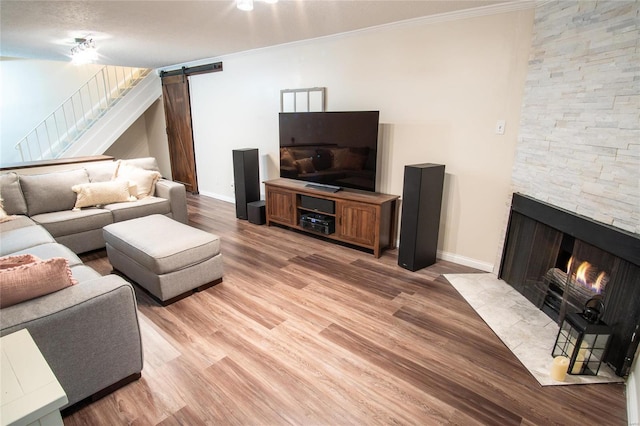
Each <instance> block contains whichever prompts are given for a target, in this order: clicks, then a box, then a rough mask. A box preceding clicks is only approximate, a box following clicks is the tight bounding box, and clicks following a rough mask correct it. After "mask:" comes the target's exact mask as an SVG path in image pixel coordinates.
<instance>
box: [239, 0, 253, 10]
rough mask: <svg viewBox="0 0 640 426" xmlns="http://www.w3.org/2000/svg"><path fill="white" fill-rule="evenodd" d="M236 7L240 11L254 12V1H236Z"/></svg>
mask: <svg viewBox="0 0 640 426" xmlns="http://www.w3.org/2000/svg"><path fill="white" fill-rule="evenodd" d="M236 7H237V8H238V9H240V10H244V11H247V12H248V11H250V10H253V0H236Z"/></svg>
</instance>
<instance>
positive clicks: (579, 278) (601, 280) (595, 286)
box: [567, 256, 609, 294]
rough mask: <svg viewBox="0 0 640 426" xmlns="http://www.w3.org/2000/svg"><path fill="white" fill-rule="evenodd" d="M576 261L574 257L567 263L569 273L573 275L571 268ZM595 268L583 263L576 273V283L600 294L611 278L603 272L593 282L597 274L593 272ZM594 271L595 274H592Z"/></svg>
mask: <svg viewBox="0 0 640 426" xmlns="http://www.w3.org/2000/svg"><path fill="white" fill-rule="evenodd" d="M573 262H574V259H573V256H572V257H571V258H570V259H569V262H568V263H567V273H568V274H569V273H571V267H572V265H573ZM594 269H595V268H594V266H593V265H591V264H590V263H589V262H586V261H584V262H582V263H581V264H580V265H579V266H578V268H577V269H576V271H575V281H576V283H579V284H580V285H582V286H584V287H587V288H588V289H590V290H592V291H594V292H596V293H598V294H600V293H602V291H603V290H604V287H605V285H607V282H608V281H609V276H608V275H607V274H606V272H604V271H601V272H600V273H599V274H598V276H597V278H596V279H595V280H593V277H594V276H595V272H597V270H596V271H593V270H594ZM592 271H593V272H592Z"/></svg>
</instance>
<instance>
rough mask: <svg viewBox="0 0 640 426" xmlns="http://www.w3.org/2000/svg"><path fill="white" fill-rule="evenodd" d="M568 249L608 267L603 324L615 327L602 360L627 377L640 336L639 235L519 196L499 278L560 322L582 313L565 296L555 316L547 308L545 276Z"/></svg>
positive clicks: (513, 206) (513, 208)
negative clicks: (573, 312)
mask: <svg viewBox="0 0 640 426" xmlns="http://www.w3.org/2000/svg"><path fill="white" fill-rule="evenodd" d="M567 241H569V242H570V244H567ZM567 245H569V246H570V247H569V249H568V250H569V251H571V250H573V252H574V253H573V254H574V256H575V255H578V256H579V257H580V258H581V259H582V260H588V261H589V262H590V263H592V264H594V265H605V266H603V268H604V269H606V270H607V273H608V274H609V281H608V283H607V284H606V287H604V290H603V292H602V297H603V300H604V303H605V312H604V315H603V317H602V320H603V321H604V322H605V323H607V324H608V325H610V326H612V327H613V336H612V339H611V343H610V346H609V350H608V352H607V355H606V356H605V359H604V361H605V362H606V363H607V364H609V365H610V366H611V367H612V368H613V369H614V370H615V372H616V374H617V375H618V376H626V375H627V374H628V373H629V369H630V367H631V363H632V361H633V357H634V354H635V352H636V349H637V347H638V337H640V336H638V335H639V334H640V332H639V333H636V332H637V331H638V330H640V328H639V327H640V237H639V236H637V235H635V234H632V233H630V232H627V231H624V230H621V229H617V228H615V227H612V226H610V225H606V224H603V223H599V222H596V221H594V220H592V219H589V218H586V217H584V216H580V215H577V214H575V213H572V212H569V211H567V210H564V209H561V208H559V207H556V206H553V205H551V204H548V203H545V202H542V201H539V200H536V199H534V198H532V197H529V196H526V195H522V194H517V193H516V194H514V195H513V200H512V205H511V212H510V215H509V224H508V226H507V233H506V237H505V244H504V250H503V254H502V261H501V264H500V271H499V275H498V276H499V278H501V279H503V280H504V281H505V282H507V283H509V284H510V285H511V286H512V287H514V288H515V289H517V290H518V291H519V292H520V293H521V294H523V295H524V296H525V297H527V299H529V300H530V301H531V302H532V303H533V304H534V305H536V306H537V307H538V308H540V309H541V310H543V311H544V312H545V313H547V315H549V316H551V317H552V318H553V319H554V320H555V321H557V322H558V324H560V322H561V321H562V318H563V316H564V314H565V313H566V312H571V311H580V303H577V304H576V303H574V304H567V303H566V302H567V297H566V295H565V297H564V298H563V302H564V305H563V306H562V308H561V309H560V310H559V312H556V316H555V317H554V316H553V313H551V314H550V312H548V310H549V309H548V306H545V305H544V299H545V297H544V296H545V293H546V292H547V291H548V287H549V285H548V283H547V282H545V279H544V276H545V273H546V272H548V271H551V270H553V269H554V268H556V267H557V264H558V259H559V258H562V257H563V252H565V251H566V250H567V247H566V246H567ZM565 256H566V254H565ZM585 258H588V259H585ZM562 261H563V262H566V259H564V260H562Z"/></svg>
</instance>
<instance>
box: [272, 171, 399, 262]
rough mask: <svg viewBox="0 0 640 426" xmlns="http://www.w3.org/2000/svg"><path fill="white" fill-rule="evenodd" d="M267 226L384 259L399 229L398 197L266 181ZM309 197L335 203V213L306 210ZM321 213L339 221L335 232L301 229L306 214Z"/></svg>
mask: <svg viewBox="0 0 640 426" xmlns="http://www.w3.org/2000/svg"><path fill="white" fill-rule="evenodd" d="M264 184H265V190H266V219H267V225H272V224H278V225H284V226H286V227H289V228H291V229H295V230H298V231H302V232H306V233H309V234H313V235H320V236H322V237H325V238H327V239H329V240H336V241H340V242H343V243H347V244H351V245H354V246H358V247H363V248H365V249H369V250H371V251H372V252H373V255H374V256H375V257H380V255H381V254H382V252H383V251H384V250H385V249H387V248H393V247H394V244H395V235H396V227H397V200H398V198H399V197H398V196H397V195H389V194H381V193H373V192H366V191H358V190H353V189H343V190H341V191H338V192H335V193H327V192H324V191H319V190H315V189H312V188H308V187H306V186H305V183H304V182H301V181H296V180H292V179H285V178H280V179H274V180H269V181H266V182H265V183H264ZM303 195H306V196H310V197H314V198H318V199H321V200H327V201H332V202H333V203H335V213H324V212H321V211H318V210H315V209H309V208H305V207H302V206H301V205H300V204H301V201H300V199H301V196H303ZM307 212H309V213H318V214H322V215H325V216H328V217H331V218H334V220H335V232H334V233H332V234H328V235H327V234H323V233H321V232H314V231H312V230H309V229H306V228H303V227H302V226H300V216H301V215H302V214H304V213H307Z"/></svg>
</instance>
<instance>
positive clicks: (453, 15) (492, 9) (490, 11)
mask: <svg viewBox="0 0 640 426" xmlns="http://www.w3.org/2000/svg"><path fill="white" fill-rule="evenodd" d="M542 2H544V1H542ZM540 3H541V1H540V0H514V1H509V2H505V3H498V4H493V5H489V6H481V7H476V8H473V9H465V10H459V11H455V12H447V13H440V14H437V15H429V16H422V17H419V18H411V19H405V20H402V21H396V22H390V23H387V24H381V25H375V26H372V27H367V28H361V29H358V30H353V31H345V32H342V33H336V34H330V35H326V36H320V37H314V38H310V39H304V40H297V41H292V42H289V43H281V44H276V45H273V46H266V47H260V48H257V49H250V50H244V51H242V52H236V53H230V54H228V55H222V56H215V57H212V58H206V59H199V60H196V61H191V62H185V63H181V64H174V65H169V66H166V67H161V68H159V69H161V70H162V71H170V70H173V69H176V68H181V67H183V66H186V67H192V66H197V65H202V64H206V63H209V62H211V61H223V60H225V59H231V58H237V57H242V56H246V55H252V54H254V53H259V52H267V51H269V50H272V49H279V48H282V47H289V46H303V45H305V44H310V43H315V42H317V41H320V40H331V39H339V38H344V37H350V36H352V35H356V34H365V33H369V32H376V31H386V30H391V29H397V28H403V27H405V28H409V27H413V26H418V25H432V24H439V23H442V22H451V21H460V20H465V19H472V18H478V17H483V16H490V15H499V14H502V13H510V12H517V11H520V10H529V9H534V8H535V7H536V5H538V4H540Z"/></svg>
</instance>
